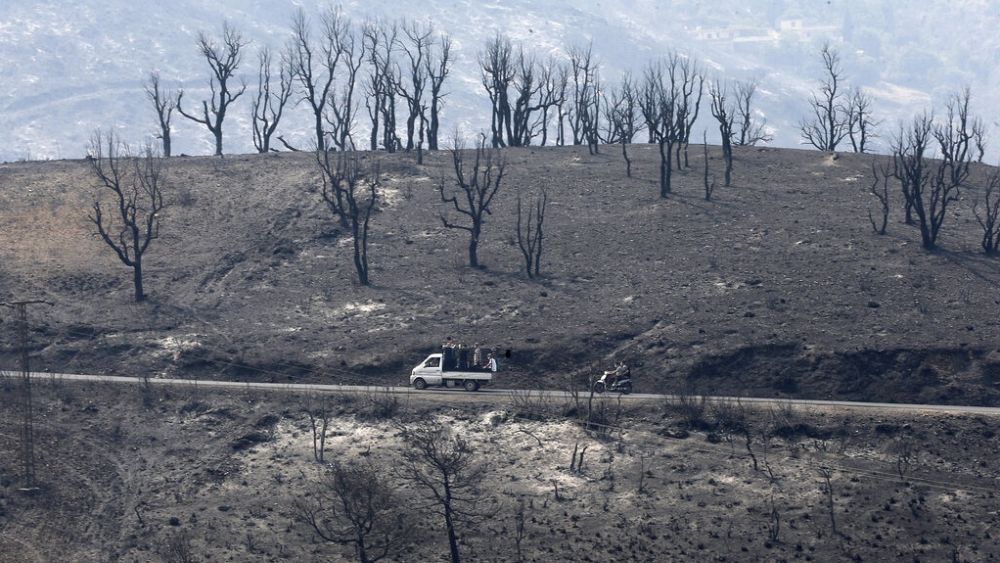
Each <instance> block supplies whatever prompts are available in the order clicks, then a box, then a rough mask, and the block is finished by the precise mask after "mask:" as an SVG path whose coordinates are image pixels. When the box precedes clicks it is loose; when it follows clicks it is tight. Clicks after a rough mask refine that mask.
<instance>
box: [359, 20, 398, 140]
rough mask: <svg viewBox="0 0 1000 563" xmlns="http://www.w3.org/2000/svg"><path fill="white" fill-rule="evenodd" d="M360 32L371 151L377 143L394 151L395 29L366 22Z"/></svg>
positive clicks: (396, 78) (396, 73) (386, 25)
mask: <svg viewBox="0 0 1000 563" xmlns="http://www.w3.org/2000/svg"><path fill="white" fill-rule="evenodd" d="M362 34H363V37H364V42H365V46H366V51H367V53H368V66H369V72H368V77H367V80H366V81H365V94H366V95H367V98H366V100H365V105H366V106H367V107H368V117H369V118H370V119H371V124H372V129H371V138H370V146H371V150H373V151H374V150H378V147H379V146H381V147H383V148H384V149H385V150H386V151H387V152H396V149H397V148H399V146H400V140H399V136H398V135H397V133H396V93H397V84H398V83H399V81H400V79H401V78H400V75H399V74H400V73H399V68H398V66H397V65H396V62H395V59H394V56H395V55H396V46H397V37H398V34H399V28H398V27H397V26H396V25H395V24H386V23H382V22H369V23H367V24H365V26H364V30H363V32H362Z"/></svg>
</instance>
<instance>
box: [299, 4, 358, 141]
mask: <svg viewBox="0 0 1000 563" xmlns="http://www.w3.org/2000/svg"><path fill="white" fill-rule="evenodd" d="M354 44H355V41H354V35H353V33H352V31H351V22H350V20H349V19H348V18H347V17H346V16H345V15H344V14H343V12H342V11H341V9H340V8H339V7H329V8H327V9H325V10H324V11H323V12H322V13H321V14H320V33H319V40H318V41H314V40H313V32H312V24H311V22H310V21H309V19H308V18H307V17H306V14H305V12H304V11H303V10H302V9H301V8H300V9H299V10H298V11H297V12H296V13H295V16H294V17H293V18H292V68H293V69H294V71H295V78H296V79H297V81H298V83H299V89H300V92H301V94H302V98H301V99H300V100H299V102H300V103H301V102H306V103H307V104H308V105H309V109H310V110H312V114H313V134H314V135H315V136H316V150H326V149H327V148H328V146H327V139H326V135H327V131H326V130H325V128H324V125H323V122H324V115H325V113H326V109H327V104H328V103H329V102H330V99H331V94H332V93H333V87H334V82H335V81H336V79H337V74H338V72H339V71H340V67H341V65H342V64H344V63H345V62H346V63H348V64H349V65H350V58H351V56H352V55H353V49H354ZM352 86H353V85H352Z"/></svg>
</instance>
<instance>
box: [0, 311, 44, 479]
mask: <svg viewBox="0 0 1000 563" xmlns="http://www.w3.org/2000/svg"><path fill="white" fill-rule="evenodd" d="M0 305H4V306H6V307H10V308H12V309H14V316H15V321H16V324H17V333H18V344H19V348H20V356H21V397H20V399H21V401H20V407H21V409H20V410H21V433H20V434H21V478H22V480H23V482H24V486H23V487H22V489H21V490H22V491H24V492H33V491H35V490H36V482H35V421H34V408H35V406H34V403H33V401H32V397H31V366H30V363H29V360H30V356H29V354H28V349H29V344H30V342H29V336H28V306H29V305H52V303H49V302H47V301H41V300H32V301H14V302H12V303H0Z"/></svg>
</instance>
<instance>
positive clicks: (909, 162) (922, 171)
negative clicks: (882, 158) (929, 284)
mask: <svg viewBox="0 0 1000 563" xmlns="http://www.w3.org/2000/svg"><path fill="white" fill-rule="evenodd" d="M932 123H933V117H931V116H930V115H928V114H927V113H924V114H922V115H920V116H917V117H914V118H913V122H912V123H911V124H910V125H909V126H908V127H904V126H903V125H900V127H899V132H898V133H897V134H896V136H895V137H894V138H893V139H892V144H891V150H892V157H893V176H894V177H895V178H896V179H897V180H899V187H900V191H901V192H902V193H903V208H904V213H905V222H906V224H907V225H912V224H913V212H914V209H915V207H916V202H917V201H918V200H919V201H920V202H921V204H922V203H923V194H924V192H926V191H927V185H928V184H929V181H930V171H929V170H928V167H929V164H928V163H927V162H926V160H925V158H924V153H925V152H926V151H927V144H928V142H929V141H930V133H931V124H932ZM925 215H926V214H925Z"/></svg>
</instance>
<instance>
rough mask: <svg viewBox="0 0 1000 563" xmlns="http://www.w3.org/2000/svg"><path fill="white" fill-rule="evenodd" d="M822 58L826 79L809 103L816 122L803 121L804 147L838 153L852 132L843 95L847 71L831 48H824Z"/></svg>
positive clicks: (801, 125) (827, 46)
mask: <svg viewBox="0 0 1000 563" xmlns="http://www.w3.org/2000/svg"><path fill="white" fill-rule="evenodd" d="M820 54H821V55H822V57H823V68H824V71H825V76H824V77H823V79H822V80H821V82H820V88H819V92H818V93H815V92H814V93H813V94H812V98H811V99H810V101H809V106H810V108H811V110H812V118H811V119H803V120H802V122H801V123H800V124H799V128H800V130H801V132H802V139H803V142H804V143H806V144H810V145H812V146H814V147H816V148H817V149H819V150H821V151H835V150H837V145H839V144H840V142H841V141H843V140H844V138H845V137H846V136H847V135H848V133H849V131H850V122H849V120H848V115H847V112H846V110H845V108H846V106H847V104H845V103H844V97H845V96H844V93H843V92H842V91H841V81H842V80H843V77H844V71H843V69H842V68H841V66H840V54H839V53H838V52H837V51H836V50H834V49H831V48H830V45H823V49H822V50H821V51H820Z"/></svg>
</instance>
